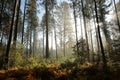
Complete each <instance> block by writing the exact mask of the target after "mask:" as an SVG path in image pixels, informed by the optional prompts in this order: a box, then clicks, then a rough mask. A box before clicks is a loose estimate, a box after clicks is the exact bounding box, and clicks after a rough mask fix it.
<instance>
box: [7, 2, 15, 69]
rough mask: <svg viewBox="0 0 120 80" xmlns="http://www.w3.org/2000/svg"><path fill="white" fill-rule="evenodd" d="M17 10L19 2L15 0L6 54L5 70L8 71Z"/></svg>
mask: <svg viewBox="0 0 120 80" xmlns="http://www.w3.org/2000/svg"><path fill="white" fill-rule="evenodd" d="M16 8H17V0H15V3H14V9H13V15H12V21H11V25H10V33H9V39H8V43H7V47H6V54H5V69H8V62H9V51H10V44H11V40H12V33H13V25H14V19H15V15H16V12H17V10H16Z"/></svg>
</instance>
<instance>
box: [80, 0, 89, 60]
mask: <svg viewBox="0 0 120 80" xmlns="http://www.w3.org/2000/svg"><path fill="white" fill-rule="evenodd" d="M81 5H82V14H83V22H84V28H85V37H86V45H87V53H88V62H90V53H89V45H88V34H87V29H86V18H85V16H84V14H85V12H84V8H83V0H81Z"/></svg>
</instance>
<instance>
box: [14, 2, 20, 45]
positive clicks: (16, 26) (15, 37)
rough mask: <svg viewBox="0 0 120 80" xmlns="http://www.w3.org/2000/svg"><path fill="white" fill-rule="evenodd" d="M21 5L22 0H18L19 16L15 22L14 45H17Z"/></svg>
mask: <svg viewBox="0 0 120 80" xmlns="http://www.w3.org/2000/svg"><path fill="white" fill-rule="evenodd" d="M20 5H21V0H18V6H17V16H16V22H15V28H14V36H13V42H14V47H16V41H17V29H18V21H19V13H20Z"/></svg>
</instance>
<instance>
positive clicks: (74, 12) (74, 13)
mask: <svg viewBox="0 0 120 80" xmlns="http://www.w3.org/2000/svg"><path fill="white" fill-rule="evenodd" d="M73 15H74V22H75V33H76V43H77V44H76V46H77V55H78V56H79V53H78V49H79V48H78V35H77V20H76V11H75V2H74V1H73Z"/></svg>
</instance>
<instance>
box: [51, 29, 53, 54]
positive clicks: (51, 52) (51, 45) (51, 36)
mask: <svg viewBox="0 0 120 80" xmlns="http://www.w3.org/2000/svg"><path fill="white" fill-rule="evenodd" d="M52 44H53V31H52V32H51V53H52V54H53V45H52Z"/></svg>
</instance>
